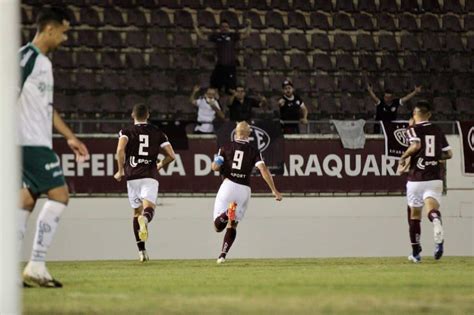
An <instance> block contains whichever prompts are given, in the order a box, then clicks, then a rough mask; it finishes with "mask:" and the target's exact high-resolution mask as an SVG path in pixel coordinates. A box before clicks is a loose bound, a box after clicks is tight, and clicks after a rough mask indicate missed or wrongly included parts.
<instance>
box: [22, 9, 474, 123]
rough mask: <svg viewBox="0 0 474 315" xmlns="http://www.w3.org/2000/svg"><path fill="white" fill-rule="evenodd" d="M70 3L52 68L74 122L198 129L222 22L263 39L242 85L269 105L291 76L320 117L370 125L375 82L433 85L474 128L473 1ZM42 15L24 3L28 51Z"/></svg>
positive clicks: (429, 91)
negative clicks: (214, 36) (150, 115)
mask: <svg viewBox="0 0 474 315" xmlns="http://www.w3.org/2000/svg"><path fill="white" fill-rule="evenodd" d="M53 2H54V1H51V0H45V1H42V2H41V3H42V4H48V3H53ZM65 3H66V4H68V8H69V9H70V10H71V11H72V12H73V15H74V17H73V24H74V27H73V29H72V30H71V32H70V36H69V39H68V41H67V42H66V44H65V45H64V47H63V48H61V49H60V50H58V51H57V52H55V53H54V57H53V62H54V67H55V82H56V89H57V91H56V96H57V98H56V102H57V104H58V106H59V107H60V109H61V111H62V112H63V114H64V115H65V117H67V118H68V117H72V118H73V117H77V115H79V116H80V115H82V116H87V117H98V116H101V117H111V118H121V117H128V110H129V108H127V106H129V105H130V104H132V103H133V102H134V101H143V102H149V103H150V105H151V106H152V108H153V112H154V113H155V114H156V115H159V117H161V118H169V117H174V118H176V119H183V120H192V119H194V112H193V108H192V106H188V105H189V104H187V103H186V102H187V101H186V97H187V96H188V95H189V94H190V90H191V89H192V86H193V85H194V84H202V85H206V84H207V82H208V81H209V77H210V75H211V72H212V70H213V68H214V65H215V54H214V46H213V44H212V43H210V42H209V41H207V40H201V39H198V38H197V36H196V34H195V33H194V32H193V30H192V28H193V21H197V23H198V25H199V26H200V27H201V28H202V29H203V30H204V31H206V32H209V31H211V30H214V29H216V27H217V25H218V23H220V22H221V21H223V20H227V21H228V22H229V24H230V26H231V28H233V29H235V30H242V29H243V28H244V27H245V26H246V22H245V20H246V19H250V20H251V21H252V33H251V35H250V37H248V38H246V39H244V40H243V41H241V42H240V43H239V45H238V58H239V66H238V78H239V79H241V80H243V81H245V83H246V84H247V86H248V89H249V91H251V92H256V93H257V92H258V93H261V94H262V95H264V96H266V97H267V98H268V99H271V98H272V97H273V96H275V94H276V93H277V94H278V93H280V91H281V82H282V80H283V79H284V78H285V77H290V78H292V79H293V81H294V84H295V88H296V89H297V90H298V91H299V92H301V93H302V94H304V95H305V97H306V98H310V100H308V101H307V102H308V103H314V104H318V106H317V107H314V106H311V107H310V115H309V118H310V119H312V118H314V119H328V118H330V117H336V116H337V117H339V118H344V117H346V118H354V117H363V118H367V119H371V118H372V117H371V116H370V113H372V112H373V111H374V108H373V104H370V103H369V104H368V105H367V107H365V104H366V103H368V101H367V95H366V89H365V88H366V84H367V82H372V83H373V86H374V90H375V91H376V92H377V93H381V92H382V91H383V88H391V89H393V90H394V91H396V92H397V93H400V94H403V93H405V92H407V91H408V90H411V89H412V86H413V84H414V83H422V84H423V85H424V87H425V91H426V94H425V95H428V96H432V97H433V102H434V103H435V106H436V109H437V110H439V111H440V115H441V116H443V117H447V118H449V119H456V118H459V117H460V116H459V115H463V116H462V117H471V118H474V106H473V101H472V100H473V97H474V82H473V72H474V57H473V56H474V34H473V32H474V1H473V0H465V1H459V0H442V1H440V0H418V1H417V0H379V1H374V0H358V1H354V0H334V1H331V0H322V1H313V0H268V1H261V0H247V1H240V0H200V1H194V0H180V1H175V0H144V1H137V0H120V1H115V0H114V1H110V0H94V1H93V0H87V1H82V2H80V3H79V2H78V1H65ZM38 6H39V4H38V2H37V1H23V2H22V5H21V17H22V25H23V28H22V41H23V42H24V43H26V42H27V41H29V40H31V39H32V36H34V33H35V26H34V16H35V12H37V10H38ZM175 101H179V102H180V103H179V104H178V105H176V106H175V104H173V102H175ZM94 111H95V112H94ZM339 111H340V112H339ZM368 113H369V114H368ZM270 114H271V115H273V113H270ZM406 114H408V112H407V113H406ZM180 115H182V116H180ZM368 115H369V116H368ZM404 118H406V117H404ZM106 125H107V124H104V128H102V127H101V126H100V125H99V126H92V127H93V128H91V130H106V129H107V127H106Z"/></svg>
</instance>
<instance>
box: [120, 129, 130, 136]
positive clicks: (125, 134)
mask: <svg viewBox="0 0 474 315" xmlns="http://www.w3.org/2000/svg"><path fill="white" fill-rule="evenodd" d="M122 137H123V138H127V139H130V130H128V129H126V128H125V129H122V130H120V131H119V139H120V138H122Z"/></svg>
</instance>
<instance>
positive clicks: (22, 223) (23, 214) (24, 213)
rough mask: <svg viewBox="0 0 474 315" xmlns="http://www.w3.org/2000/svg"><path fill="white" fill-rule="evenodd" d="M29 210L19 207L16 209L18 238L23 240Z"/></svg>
mask: <svg viewBox="0 0 474 315" xmlns="http://www.w3.org/2000/svg"><path fill="white" fill-rule="evenodd" d="M30 214H31V211H28V210H25V209H20V211H18V217H17V224H18V240H19V241H20V243H21V241H23V238H25V231H26V223H27V222H28V218H29V217H30Z"/></svg>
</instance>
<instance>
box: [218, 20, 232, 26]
mask: <svg viewBox="0 0 474 315" xmlns="http://www.w3.org/2000/svg"><path fill="white" fill-rule="evenodd" d="M224 23H226V24H230V23H229V21H227V20H226V19H223V20H221V22H220V23H219V25H222V24H224Z"/></svg>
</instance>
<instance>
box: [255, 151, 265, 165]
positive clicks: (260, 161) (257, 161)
mask: <svg viewBox="0 0 474 315" xmlns="http://www.w3.org/2000/svg"><path fill="white" fill-rule="evenodd" d="M260 164H265V162H264V161H263V157H262V153H261V152H260V151H258V152H257V154H256V155H255V167H258V166H259V165H260Z"/></svg>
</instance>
